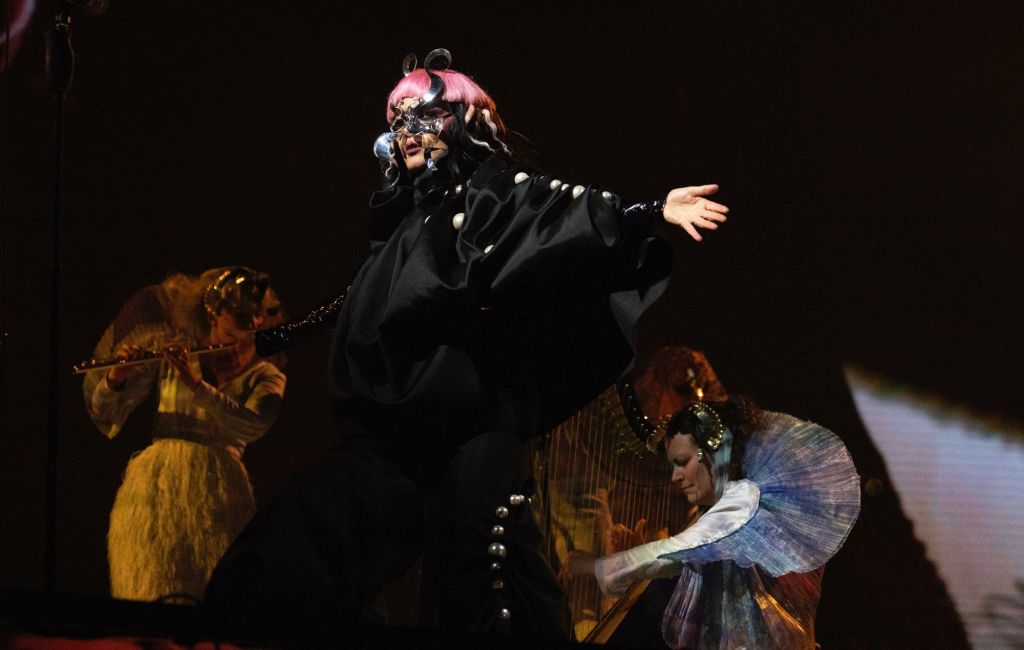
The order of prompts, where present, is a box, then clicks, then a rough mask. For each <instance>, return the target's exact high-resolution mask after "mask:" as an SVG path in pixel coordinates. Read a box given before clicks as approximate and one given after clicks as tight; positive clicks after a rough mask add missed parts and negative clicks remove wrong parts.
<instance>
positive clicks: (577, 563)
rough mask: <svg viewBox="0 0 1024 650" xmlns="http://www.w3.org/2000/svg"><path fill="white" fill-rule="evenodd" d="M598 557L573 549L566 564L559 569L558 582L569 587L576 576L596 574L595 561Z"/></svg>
mask: <svg viewBox="0 0 1024 650" xmlns="http://www.w3.org/2000/svg"><path fill="white" fill-rule="evenodd" d="M596 560H597V557H596V556H594V555H593V554H591V553H584V552H583V551H572V552H571V553H569V557H568V558H567V559H566V561H565V564H563V565H562V566H561V568H559V570H558V582H559V583H560V584H561V585H562V587H567V586H568V585H569V582H570V581H571V580H572V578H574V577H575V576H586V575H591V576H592V575H594V563H595V561H596Z"/></svg>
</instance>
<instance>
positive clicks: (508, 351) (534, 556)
mask: <svg viewBox="0 0 1024 650" xmlns="http://www.w3.org/2000/svg"><path fill="white" fill-rule="evenodd" d="M449 63H450V55H449V54H448V52H447V51H445V50H435V51H434V52H432V53H431V54H430V55H429V56H428V57H427V60H426V61H425V62H424V66H425V67H424V68H417V67H416V62H415V57H412V56H410V57H407V59H406V62H405V65H404V71H405V73H406V76H405V77H404V78H403V79H402V80H401V81H400V82H399V83H398V85H397V86H396V87H395V88H394V89H393V90H392V91H391V94H390V96H389V98H388V103H387V109H386V116H387V120H388V123H389V125H390V128H389V130H388V131H387V132H386V133H385V134H384V135H382V136H381V137H380V138H379V139H378V140H377V142H376V144H375V151H376V153H377V155H378V157H379V158H380V160H381V161H382V163H383V173H384V179H385V187H384V189H383V190H382V191H379V192H377V193H375V194H374V195H373V197H372V198H371V201H370V211H371V219H370V257H369V259H368V260H367V261H366V262H365V263H364V264H363V266H362V267H361V269H360V270H359V272H358V274H357V275H356V278H355V280H354V281H353V282H352V285H351V289H350V291H349V292H348V295H347V297H344V298H342V297H339V298H338V299H337V300H335V301H334V302H333V303H331V304H329V305H326V306H324V307H323V308H321V309H318V310H315V311H314V312H313V313H312V314H310V316H309V317H307V318H306V319H304V321H300V322H297V323H293V324H289V325H286V326H283V327H282V328H278V329H276V330H270V331H268V332H266V333H261V335H260V337H259V339H258V342H257V345H258V347H259V348H260V351H261V354H264V353H273V352H275V351H277V350H278V349H280V347H282V346H287V345H289V344H291V343H292V342H294V340H295V339H297V338H301V337H302V336H303V335H304V334H305V333H307V332H308V331H310V330H311V329H315V328H316V326H317V325H318V324H323V323H328V322H329V323H330V324H332V325H334V324H336V327H335V331H334V341H333V346H332V351H331V357H330V373H331V382H332V387H333V407H334V412H335V415H336V417H337V422H338V427H339V430H340V434H341V438H342V442H341V447H340V449H339V450H338V452H337V454H336V456H335V457H332V458H331V459H330V460H328V461H326V462H325V463H324V464H323V465H322V466H320V467H319V468H317V469H314V470H313V471H311V472H308V473H307V474H305V475H304V476H302V477H301V478H300V479H298V480H296V481H295V482H294V483H293V484H292V485H291V487H290V488H288V489H287V490H285V491H284V492H283V493H282V494H281V495H279V497H278V498H277V499H275V501H274V502H273V503H271V504H269V505H268V507H267V508H266V509H265V510H263V511H261V513H260V514H259V515H257V517H256V519H254V521H253V523H252V524H251V525H250V526H249V527H248V528H247V530H246V531H245V532H244V533H243V535H242V536H241V537H240V538H239V541H238V543H236V544H235V545H234V546H233V547H232V549H231V550H230V551H229V553H228V554H227V555H226V557H225V560H224V562H223V563H222V564H221V566H220V567H219V568H218V571H217V573H216V574H215V576H214V578H213V579H212V580H211V584H210V589H209V590H208V592H207V601H208V604H209V605H210V606H211V607H212V608H213V609H215V610H217V611H219V612H220V613H221V614H222V615H224V616H227V617H229V618H233V619H234V620H235V621H236V622H237V624H239V625H246V626H252V625H268V626H272V625H275V624H278V625H280V626H285V627H288V628H290V629H292V630H294V629H296V628H301V629H303V630H306V631H310V630H313V629H316V628H317V626H318V625H320V626H328V627H329V626H331V625H334V624H340V622H343V621H346V620H349V621H350V620H353V619H355V618H358V617H359V616H360V615H362V616H363V618H373V616H374V615H375V614H376V613H379V612H380V608H379V607H376V606H375V603H376V600H375V594H376V593H377V592H378V590H379V589H380V586H381V584H382V583H384V582H386V581H388V580H390V579H393V578H395V577H396V576H398V575H400V574H401V573H402V572H404V571H406V570H407V569H408V568H409V566H410V564H411V563H412V562H413V561H414V560H415V559H416V558H417V557H418V556H420V555H422V556H423V579H422V583H421V584H422V589H421V592H420V622H421V623H422V624H424V625H430V626H441V627H448V628H453V629H459V630H469V631H476V632H484V631H489V630H507V631H521V632H528V633H532V634H541V635H545V636H553V637H566V636H568V634H569V624H568V617H567V615H566V607H565V604H564V597H563V595H562V593H561V590H560V589H559V588H558V585H557V582H556V580H555V579H554V575H553V574H552V572H551V570H550V567H549V566H548V565H547V563H546V561H545V560H544V558H543V556H542V555H541V554H540V553H539V544H540V540H541V537H540V533H539V531H538V530H537V526H536V524H535V522H534V521H533V518H532V516H531V513H530V511H529V500H528V497H529V495H530V493H531V491H532V489H531V482H530V476H529V466H530V462H529V449H528V445H527V439H528V438H529V437H530V436H532V435H534V434H535V433H536V432H538V431H539V430H541V428H543V427H548V426H551V425H553V424H556V423H557V422H559V421H560V420H561V419H564V418H565V417H566V416H568V415H569V414H571V413H572V412H573V411H575V410H576V409H577V408H579V407H580V406H581V405H582V404H584V403H586V402H587V401H588V400H589V399H590V398H592V397H593V396H594V395H596V394H597V393H598V392H600V390H601V389H603V388H604V387H605V386H607V385H608V384H610V383H611V382H612V381H613V380H614V379H615V378H616V377H617V376H618V375H620V374H621V373H622V372H623V370H624V369H625V367H626V366H627V365H628V364H629V362H630V360H631V358H632V350H631V347H630V337H631V333H632V330H633V325H634V323H635V322H636V319H637V318H638V317H639V316H640V314H641V313H642V312H643V311H644V309H646V307H647V306H648V305H650V304H651V302H653V300H654V299H655V298H656V297H657V296H658V295H659V293H660V291H661V289H662V287H663V284H664V281H665V279H666V277H667V274H668V271H669V268H670V266H671V260H670V248H669V246H668V245H667V244H666V243H665V242H663V241H661V240H658V239H656V238H655V237H654V236H653V234H652V228H653V226H654V224H655V223H656V222H661V221H668V222H670V223H673V224H677V225H680V226H681V227H683V228H685V229H686V230H687V231H689V232H690V233H691V235H692V236H694V238H696V239H700V235H699V234H698V233H697V230H696V228H695V226H696V227H702V228H712V229H713V228H716V227H717V225H718V223H719V222H721V221H724V220H725V216H724V213H725V212H726V208H725V207H724V206H722V205H719V204H717V203H713V202H711V201H709V200H707V199H705V198H703V196H704V195H705V194H710V193H712V192H713V191H715V189H717V188H716V187H714V186H704V187H700V188H684V189H679V190H674V191H673V192H671V193H670V194H669V195H668V197H667V200H666V201H655V202H650V203H646V204H635V205H633V204H630V203H628V202H626V201H624V200H622V199H621V198H620V197H619V196H617V195H615V194H613V193H612V192H610V191H607V190H604V189H602V188H600V187H596V186H594V185H583V184H574V183H571V182H568V181H564V180H563V179H562V178H559V177H555V176H553V175H550V174H543V173H539V172H536V171H534V170H532V169H529V168H527V167H525V166H523V165H519V164H514V163H513V162H512V161H511V159H510V151H509V149H508V147H507V146H506V144H505V142H504V141H505V138H506V130H505V127H504V125H503V123H502V120H501V119H500V117H499V116H498V112H497V108H496V106H495V103H494V101H493V100H492V99H491V97H490V96H489V95H487V94H486V93H485V92H484V91H483V90H482V89H481V88H480V87H479V86H478V85H477V84H476V83H475V82H474V81H473V80H471V79H470V78H469V77H467V76H465V75H463V74H461V73H458V72H455V71H453V70H449V69H448V65H449ZM342 303H343V304H342ZM335 314H336V315H335Z"/></svg>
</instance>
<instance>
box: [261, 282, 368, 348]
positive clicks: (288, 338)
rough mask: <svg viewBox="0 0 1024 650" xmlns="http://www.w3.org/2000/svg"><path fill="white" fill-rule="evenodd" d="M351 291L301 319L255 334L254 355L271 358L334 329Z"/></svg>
mask: <svg viewBox="0 0 1024 650" xmlns="http://www.w3.org/2000/svg"><path fill="white" fill-rule="evenodd" d="M351 289H352V287H345V290H344V291H342V292H341V293H340V294H338V295H337V296H335V297H334V298H333V299H332V300H330V301H328V302H326V303H324V304H322V305H320V306H319V307H315V308H314V309H311V310H310V311H309V312H308V313H306V314H305V315H304V316H302V317H301V318H296V319H293V320H290V321H288V322H287V323H285V324H284V325H278V326H277V327H272V328H270V329H266V330H260V331H259V332H256V353H257V354H259V355H260V356H261V357H269V356H273V355H275V354H277V353H279V352H284V351H285V350H287V349H288V348H290V347H292V346H294V345H295V344H296V343H298V342H299V341H303V340H305V339H307V338H309V337H310V336H313V335H314V334H316V333H317V332H321V331H323V330H329V329H331V328H332V327H334V323H335V321H336V320H337V319H338V312H339V311H340V310H341V305H342V304H343V303H344V302H345V296H347V295H348V292H349V291H350V290H351Z"/></svg>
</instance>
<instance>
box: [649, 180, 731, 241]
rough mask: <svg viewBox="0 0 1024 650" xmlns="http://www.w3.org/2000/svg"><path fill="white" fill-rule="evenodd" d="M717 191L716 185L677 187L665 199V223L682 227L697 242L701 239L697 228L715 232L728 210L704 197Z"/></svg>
mask: <svg viewBox="0 0 1024 650" xmlns="http://www.w3.org/2000/svg"><path fill="white" fill-rule="evenodd" d="M717 191H718V186H717V185H698V186H696V187H678V188H676V189H674V190H672V191H671V192H669V193H668V198H667V199H665V211H664V216H665V221H667V222H669V223H672V224H675V225H677V226H682V228H683V230H685V231H686V232H688V233H690V237H693V238H694V239H696V240H697V241H701V239H703V238H702V237H701V236H700V233H699V232H697V228H707V229H708V230H716V229H717V228H718V224H719V223H722V222H724V221H725V219H726V216H725V215H726V214H728V213H729V208H727V207H725V206H724V205H722V204H721V203H715V202H714V201H711V200H709V199H707V198H706V197H708V196H710V195H712V194H714V193H715V192H717Z"/></svg>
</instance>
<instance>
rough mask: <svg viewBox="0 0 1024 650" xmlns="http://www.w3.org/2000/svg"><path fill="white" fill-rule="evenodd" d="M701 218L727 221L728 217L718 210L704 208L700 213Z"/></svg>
mask: <svg viewBox="0 0 1024 650" xmlns="http://www.w3.org/2000/svg"><path fill="white" fill-rule="evenodd" d="M700 216H701V218H702V219H710V220H711V221H727V220H728V217H726V216H725V215H724V214H722V213H720V212H712V211H711V210H705V211H703V212H701V213H700Z"/></svg>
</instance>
